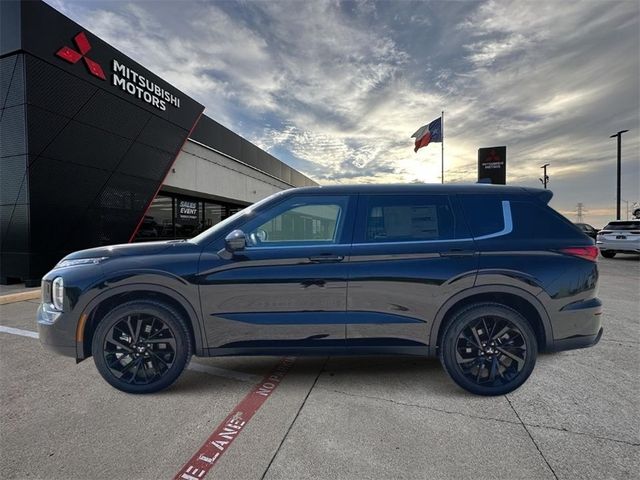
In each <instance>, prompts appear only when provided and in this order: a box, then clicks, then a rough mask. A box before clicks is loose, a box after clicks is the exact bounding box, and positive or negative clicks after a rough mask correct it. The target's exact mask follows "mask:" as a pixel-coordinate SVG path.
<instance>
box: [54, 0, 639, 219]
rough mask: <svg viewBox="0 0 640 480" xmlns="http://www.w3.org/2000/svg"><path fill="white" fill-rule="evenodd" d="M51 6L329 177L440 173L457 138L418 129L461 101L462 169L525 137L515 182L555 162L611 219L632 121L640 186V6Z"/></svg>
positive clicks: (555, 177) (627, 187)
mask: <svg viewBox="0 0 640 480" xmlns="http://www.w3.org/2000/svg"><path fill="white" fill-rule="evenodd" d="M51 1H52V2H54V6H55V7H56V8H58V9H61V10H62V11H64V12H65V13H66V14H67V15H70V16H73V18H74V19H75V20H76V21H78V22H79V23H81V24H83V25H85V26H86V27H87V28H89V29H90V30H92V31H94V32H95V33H96V34H97V35H99V36H101V37H102V38H104V39H105V40H106V41H108V42H109V43H111V44H112V45H114V46H115V47H116V48H118V49H120V50H122V51H123V52H124V53H126V54H127V55H129V56H131V57H132V58H134V59H135V60H137V61H139V62H140V63H141V64H143V65H145V66H146V67H148V68H149V69H151V70H152V71H155V72H156V73H158V74H159V75H160V76H162V77H163V78H165V79H166V80H167V81H169V82H170V83H172V84H173V85H175V86H177V87H178V88H180V89H181V90H183V91H184V92H185V93H187V94H188V95H190V96H193V97H194V98H196V99H197V100H198V101H200V102H201V103H203V104H204V105H205V106H206V107H207V109H206V112H207V114H208V115H210V116H212V117H213V118H215V119H216V120H218V121H220V122H221V123H223V124H225V125H227V126H229V127H230V128H232V129H233V130H235V131H237V132H238V133H240V134H241V135H243V136H245V137H247V138H249V139H250V140H252V141H254V142H255V143H256V144H258V145H259V146H261V147H262V148H265V149H267V150H269V151H271V152H272V153H274V154H275V155H277V156H278V157H279V158H281V159H283V160H284V161H286V162H287V163H289V164H291V165H292V166H293V167H294V168H298V169H300V170H301V171H303V172H304V173H306V174H309V175H310V176H312V177H313V178H315V179H317V180H318V181H320V182H322V183H347V182H359V183H362V182H391V181H392V182H414V181H439V175H440V148H439V147H440V145H439V144H436V145H430V146H428V147H427V148H425V149H422V150H420V151H419V152H418V153H417V154H414V153H413V150H412V140H411V139H410V138H409V136H410V135H411V133H413V132H414V131H415V130H416V129H417V128H418V127H419V126H421V125H423V124H425V123H427V122H429V121H431V120H433V119H434V118H436V117H438V116H439V115H440V111H441V110H442V109H443V108H444V109H445V110H446V115H445V127H444V129H445V141H446V144H445V158H446V173H445V178H446V179H447V181H457V182H460V181H467V182H468V181H475V178H476V151H477V149H478V148H479V147H482V146H491V145H507V152H508V181H509V182H510V183H520V184H523V185H528V186H539V182H538V177H539V175H540V169H539V166H540V165H541V164H542V163H547V162H550V163H551V167H550V175H551V178H552V183H551V185H552V186H554V188H555V189H556V196H555V197H554V200H553V202H554V205H556V206H557V207H558V208H560V209H563V210H565V211H570V210H571V209H572V208H573V205H572V202H575V201H582V202H584V203H585V204H587V205H588V206H589V207H591V208H590V210H591V211H593V212H599V213H598V215H597V216H598V218H599V220H598V222H599V223H602V221H601V220H602V219H603V217H604V215H603V214H602V213H601V212H602V211H605V210H606V208H611V206H612V204H611V198H610V196H611V189H610V188H609V187H607V188H606V189H605V188H597V187H595V185H596V184H598V181H599V182H600V184H606V183H607V182H608V183H611V180H612V178H613V177H612V170H611V165H612V161H613V160H614V155H615V146H614V144H613V142H612V141H611V140H609V139H608V136H609V135H610V134H611V133H614V132H615V131H617V130H619V129H623V128H626V129H630V130H631V132H630V133H629V134H627V135H626V136H625V140H624V142H625V152H626V154H625V162H626V163H625V164H624V168H623V170H624V172H625V178H624V180H623V188H624V195H625V196H627V197H631V198H632V199H633V198H635V199H640V191H639V187H638V184H639V183H640V173H639V169H640V167H638V161H637V159H638V157H639V155H638V153H639V150H640V137H639V136H638V131H639V130H640V119H639V115H638V112H639V110H640V98H639V92H640V83H639V78H640V75H639V74H638V73H639V69H640V67H639V60H638V57H639V55H638V53H639V52H640V44H639V41H640V40H639V39H640V36H639V32H640V26H639V25H640V23H639V22H640V21H639V17H640V12H639V10H640V6H639V5H638V4H637V3H636V2H624V1H620V2H557V1H539V2H507V1H500V2H498V1H489V2H484V3H469V2H465V3H457V2H427V3H424V2H401V3H393V4H391V3H386V2H372V1H361V2H339V1H322V2H294V3H292V2H284V1H283V2H233V3H232V2H216V3H205V2H154V3H151V2H137V3H133V2H130V3H124V2H117V3H116V2H108V1H104V2H77V1H75V0H74V1H73V2H72V3H73V8H68V2H64V1H63V0H51ZM605 179H606V181H605ZM578 193H580V195H582V197H581V198H582V199H581V200H576V198H577V197H576V195H577V194H578ZM603 209H605V210H603ZM594 218H595V217H594Z"/></svg>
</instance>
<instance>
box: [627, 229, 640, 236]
mask: <svg viewBox="0 0 640 480" xmlns="http://www.w3.org/2000/svg"><path fill="white" fill-rule="evenodd" d="M629 233H633V234H634V235H640V230H631V231H630V232H629Z"/></svg>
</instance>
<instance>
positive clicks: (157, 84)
mask: <svg viewBox="0 0 640 480" xmlns="http://www.w3.org/2000/svg"><path fill="white" fill-rule="evenodd" d="M0 18H1V25H0V82H1V83H0V86H1V94H0V107H1V109H0V126H1V129H0V157H1V159H0V161H1V163H0V223H1V232H0V233H1V236H0V242H1V243H0V257H1V258H0V283H7V282H11V281H16V280H22V281H26V282H27V283H28V284H36V283H37V282H38V281H39V278H40V277H41V276H42V275H43V274H44V273H45V272H46V271H47V270H49V269H51V267H53V265H55V263H56V262H57V261H58V260H59V259H60V258H61V257H63V256H64V255H66V254H67V253H69V252H71V251H74V250H79V249H83V248H89V247H93V246H97V245H105V244H115V243H125V242H130V241H143V240H145V241H146V240H163V239H176V238H188V237H191V236H193V235H194V234H196V233H198V232H200V231H202V230H203V229H205V228H208V227H209V226H211V225H214V224H216V223H217V222H219V221H221V220H222V219H224V218H226V217H228V216H229V215H232V214H233V213H235V212H237V211H238V210H241V209H242V208H244V207H245V206H247V205H249V204H251V203H253V202H255V201H257V200H259V199H261V198H264V197H266V196H267V195H270V194H272V193H274V192H277V191H279V190H284V189H287V188H292V187H299V186H306V185H315V182H314V181H313V180H311V179H309V178H308V177H306V176H304V175H303V174H301V173H300V172H298V171H296V170H294V169H292V168H291V167H289V166H287V165H285V164H284V163H282V162H281V161H279V160H278V159H276V158H275V157H273V156H272V155H270V154H268V153H267V152H265V151H263V150H261V149H259V148H258V147H257V146H255V145H253V144H252V143H250V142H249V141H247V140H245V139H243V138H242V137H240V136H239V135H237V134H235V133H234V132H232V131H230V130H228V129H227V128H225V127H223V126H222V125H220V124H219V123H217V122H216V121H215V120H213V119H212V118H210V117H208V116H207V115H206V114H204V113H203V111H204V106H203V105H200V104H199V103H198V102H196V101H195V100H193V99H192V98H190V97H189V96H187V95H186V94H185V93H184V92H181V91H180V90H178V89H177V88H175V87H174V86H172V85H170V84H169V83H167V82H166V81H164V80H163V79H162V78H160V77H158V76H156V75H155V74H153V73H151V72H150V71H149V70H147V69H146V68H144V67H143V66H142V65H140V64H139V63H137V62H135V61H134V60H132V59H130V58H129V57H127V56H125V55H123V54H122V53H121V52H119V51H118V50H116V49H114V48H113V47H111V46H110V45H108V44H107V43H106V42H104V41H103V40H101V39H100V38H98V37H96V36H95V35H93V34H92V33H91V32H90V30H88V29H86V28H85V27H84V26H80V25H78V24H77V23H75V22H73V21H71V20H70V19H69V18H67V17H65V16H64V15H62V14H61V13H59V12H58V11H56V10H55V9H53V8H52V7H50V6H48V5H47V4H45V3H43V2H41V1H25V2H19V1H7V2H5V1H2V2H0ZM87 27H89V28H90V27H91V25H87Z"/></svg>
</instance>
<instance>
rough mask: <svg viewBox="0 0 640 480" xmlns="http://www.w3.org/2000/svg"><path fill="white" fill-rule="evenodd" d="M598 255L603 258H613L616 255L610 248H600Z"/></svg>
mask: <svg viewBox="0 0 640 480" xmlns="http://www.w3.org/2000/svg"><path fill="white" fill-rule="evenodd" d="M600 255H602V256H603V257H604V258H613V257H615V256H616V252H612V251H611V250H600Z"/></svg>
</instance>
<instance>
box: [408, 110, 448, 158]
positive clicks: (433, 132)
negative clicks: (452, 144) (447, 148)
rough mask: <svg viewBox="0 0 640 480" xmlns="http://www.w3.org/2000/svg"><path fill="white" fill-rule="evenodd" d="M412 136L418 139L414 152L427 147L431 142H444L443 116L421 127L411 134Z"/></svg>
mask: <svg viewBox="0 0 640 480" xmlns="http://www.w3.org/2000/svg"><path fill="white" fill-rule="evenodd" d="M411 138H415V139H416V146H415V148H414V149H413V151H414V152H417V151H418V149H420V148H422V147H426V146H427V145H429V143H430V142H442V117H439V118H436V119H435V120H434V121H433V122H431V123H430V124H429V125H425V126H424V127H420V128H419V129H418V131H417V132H416V133H414V134H413V135H411Z"/></svg>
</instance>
